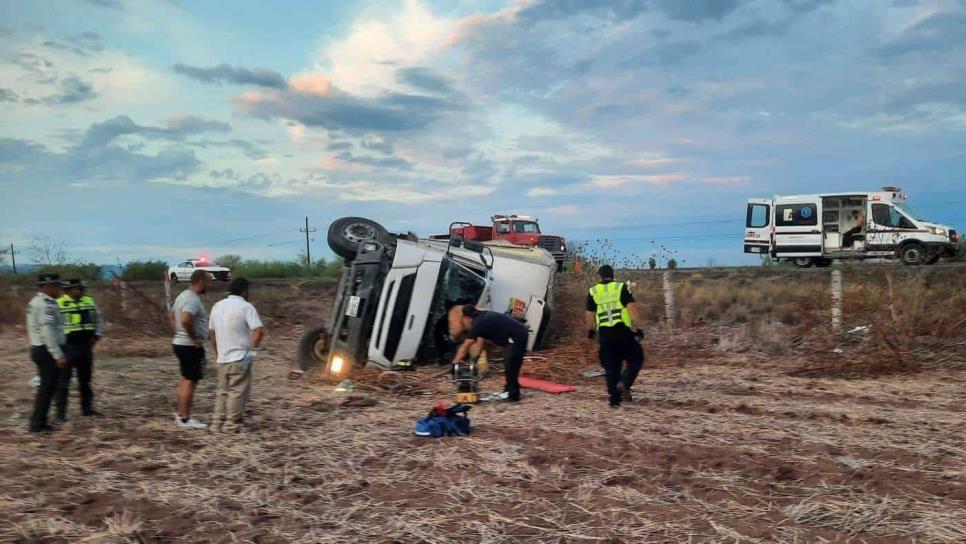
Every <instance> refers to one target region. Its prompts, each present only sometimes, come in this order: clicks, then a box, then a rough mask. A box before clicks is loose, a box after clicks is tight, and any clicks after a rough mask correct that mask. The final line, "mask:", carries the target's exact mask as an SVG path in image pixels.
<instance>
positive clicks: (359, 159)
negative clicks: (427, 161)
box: [336, 151, 413, 170]
mask: <svg viewBox="0 0 966 544" xmlns="http://www.w3.org/2000/svg"><path fill="white" fill-rule="evenodd" d="M336 158H337V159H339V160H340V161H344V162H351V163H356V164H362V165H365V166H371V167H373V168H386V169H391V170H412V169H413V164H412V163H411V162H409V161H407V160H406V159H403V158H402V157H395V156H392V157H371V156H368V155H354V154H353V153H351V152H349V151H343V152H342V153H339V154H338V155H337V156H336Z"/></svg>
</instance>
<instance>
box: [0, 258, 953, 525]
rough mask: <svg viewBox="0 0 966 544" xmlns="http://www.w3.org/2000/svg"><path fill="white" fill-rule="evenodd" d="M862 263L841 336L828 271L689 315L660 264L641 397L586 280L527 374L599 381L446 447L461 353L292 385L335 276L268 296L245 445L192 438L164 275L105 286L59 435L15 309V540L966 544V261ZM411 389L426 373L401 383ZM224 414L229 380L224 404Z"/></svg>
mask: <svg viewBox="0 0 966 544" xmlns="http://www.w3.org/2000/svg"><path fill="white" fill-rule="evenodd" d="M782 274H784V275H782ZM845 274H846V303H847V306H846V314H845V317H844V321H845V329H847V330H849V329H852V328H854V327H855V326H857V325H871V327H870V330H869V332H864V331H863V332H857V333H854V334H847V335H843V336H840V337H836V336H833V335H831V334H829V333H828V332H827V331H825V323H826V321H827V315H826V314H827V312H828V304H827V301H828V299H829V297H828V293H827V290H828V275H827V273H825V274H817V273H813V274H797V273H792V272H789V273H784V272H782V273H778V275H776V273H774V272H770V273H761V274H760V275H759V274H758V273H749V272H745V273H735V272H728V271H704V272H688V273H683V272H682V273H681V274H680V275H679V277H678V278H677V279H676V280H675V282H676V288H677V292H676V296H677V299H678V314H679V315H678V316H677V317H678V326H677V327H676V328H675V329H673V330H671V329H669V328H668V327H667V326H666V325H665V324H663V323H662V322H661V319H660V316H661V314H662V312H663V305H662V298H661V293H660V289H659V286H660V280H659V275H653V274H647V273H637V274H636V275H634V277H633V278H632V279H633V280H634V281H635V282H637V288H636V293H637V296H638V298H639V300H640V301H641V303H642V305H644V307H645V308H646V309H647V313H648V316H649V319H650V320H651V323H649V324H648V327H647V329H648V333H649V337H648V339H647V340H646V341H645V349H646V351H647V354H648V362H647V365H646V368H645V371H644V372H643V373H642V374H641V377H640V380H639V382H638V385H637V387H636V397H637V400H636V401H635V402H634V403H631V404H628V405H625V407H623V408H622V409H620V410H618V411H612V410H610V409H608V408H607V407H606V401H605V399H604V394H603V383H602V378H585V377H583V376H582V375H581V372H582V371H584V370H589V369H595V368H597V365H596V362H595V353H594V351H593V349H592V347H591V346H590V345H589V344H587V343H585V342H583V341H581V340H579V337H580V334H579V332H580V331H579V329H580V326H579V324H578V323H579V318H580V317H581V311H582V302H583V301H582V297H583V293H584V291H583V282H584V281H585V278H580V277H575V276H573V275H569V276H564V277H562V278H561V282H560V285H559V288H558V290H557V293H556V306H557V317H556V321H555V333H554V335H553V337H552V344H553V346H552V348H551V349H550V350H548V351H544V352H540V353H538V354H535V356H534V357H532V358H531V359H529V360H528V361H527V362H526V363H525V366H524V374H528V375H535V376H539V377H545V378H551V379H556V380H560V381H565V382H568V383H573V384H574V385H576V386H577V388H578V390H577V392H576V393H571V394H565V395H560V396H554V395H547V394H543V393H538V392H527V394H526V395H525V398H524V401H523V402H521V403H520V404H512V405H507V404H489V403H484V404H480V405H477V406H475V407H474V408H473V409H472V411H471V412H470V416H471V418H472V420H473V423H474V425H475V427H476V430H475V432H474V433H473V435H472V436H470V437H464V438H446V439H439V440H431V439H418V438H416V437H414V436H413V435H412V430H413V424H414V422H415V420H416V419H418V418H419V417H421V416H422V415H424V414H425V412H426V411H427V410H428V409H429V408H430V407H431V406H432V405H434V404H435V403H437V402H439V401H441V400H448V399H449V398H450V395H451V386H450V385H449V384H448V383H447V381H446V378H445V377H444V376H441V375H440V374H441V372H440V371H441V369H440V368H439V367H435V366H432V367H424V368H421V369H420V370H419V371H417V372H416V373H415V376H413V375H410V374H407V375H405V376H393V375H390V376H388V377H387V376H379V375H378V374H377V373H374V372H365V373H363V374H362V375H361V376H360V379H359V380H358V381H357V383H358V385H359V386H360V389H362V390H364V391H365V392H366V393H367V394H368V395H370V396H371V397H372V398H373V399H375V400H376V405H375V406H371V407H365V408H350V407H342V406H340V403H341V401H342V398H341V397H339V396H337V395H335V394H334V393H333V392H332V391H331V386H330V385H328V384H325V383H324V382H323V381H321V380H320V379H319V377H317V376H313V375H311V374H310V375H308V376H307V377H306V378H305V379H303V380H298V381H291V380H288V379H286V373H287V371H288V369H289V367H290V366H291V364H292V361H293V354H294V350H295V343H296V342H297V339H298V337H299V335H300V333H301V330H302V327H303V325H305V324H314V323H316V322H318V320H319V319H320V317H319V316H324V315H326V314H327V311H328V308H329V304H330V301H329V297H330V295H329V291H330V287H329V286H325V285H316V284H306V285H301V286H296V287H291V286H288V285H272V286H271V287H266V288H264V289H263V290H262V291H260V292H259V291H255V292H254V301H253V302H254V303H255V304H256V305H257V306H259V307H260V308H261V309H262V313H263V315H264V317H265V318H266V325H267V327H268V330H269V339H268V341H267V343H266V349H265V351H264V352H262V353H261V354H260V355H261V357H260V359H259V361H258V362H257V363H256V378H255V383H254V391H253V400H252V402H251V405H250V412H251V413H250V415H251V423H252V424H253V425H254V429H253V430H252V432H249V433H247V434H244V435H238V436H235V435H233V436H225V435H215V434H209V433H207V432H203V431H202V432H186V431H181V430H178V429H176V428H175V426H174V424H173V421H172V413H173V402H172V397H173V387H174V385H175V383H176V381H177V366H176V362H175V360H174V357H173V356H171V355H170V352H169V349H170V348H169V346H168V339H167V336H166V333H165V332H164V331H163V330H162V329H163V323H158V321H157V316H155V315H154V314H153V313H152V311H153V310H152V307H153V305H156V304H158V302H157V300H158V296H157V293H156V291H158V289H157V288H156V286H155V287H150V286H142V287H143V288H142V291H143V292H144V293H145V297H146V298H145V300H143V301H142V302H136V301H137V300H138V299H137V298H134V299H132V298H130V294H129V295H128V297H129V298H128V301H127V302H126V303H125V308H124V309H123V311H122V310H121V308H120V303H118V302H117V301H116V300H114V298H113V297H114V294H112V292H110V291H109V290H103V291H102V292H100V293H98V292H95V293H94V294H95V295H96V296H98V297H99V300H101V301H102V305H103V306H104V308H105V313H107V314H108V318H109V320H110V321H111V326H110V327H109V328H108V336H107V338H106V339H105V341H104V342H103V345H102V347H101V349H100V354H99V358H98V362H97V369H96V371H95V392H96V393H97V394H98V399H97V403H98V409H99V410H101V411H102V412H104V416H103V417H101V418H97V419H92V420H87V419H82V418H80V417H75V419H74V420H73V421H72V422H70V423H68V424H67V425H66V426H64V427H63V429H62V430H61V431H59V432H57V433H55V434H53V435H51V436H42V437H38V436H33V435H29V434H28V433H26V432H25V427H26V415H27V412H28V411H29V406H30V401H31V398H32V394H33V390H32V388H31V387H30V386H29V385H28V384H27V381H28V380H29V379H30V377H31V376H32V375H33V365H32V363H30V362H29V361H28V359H27V350H26V347H25V343H26V342H25V339H24V333H23V330H22V325H20V324H19V321H17V320H13V319H7V320H6V321H3V320H2V319H0V322H2V323H4V326H5V329H4V330H3V331H2V332H0V372H2V375H3V380H2V381H0V429H2V431H3V433H4V440H3V441H2V443H0V541H2V542H259V543H267V542H305V543H309V542H320V543H343V542H365V543H387V544H388V543H448V542H480V543H502V542H506V543H517V542H552V543H564V542H567V543H570V542H574V543H578V542H601V543H622V542H626V543H637V542H787V543H793V542H794V543H805V542H870V543H871V542H964V541H966V433H964V432H963V429H964V427H966V425H964V424H966V403H964V399H966V334H964V333H963V326H962V322H961V321H959V324H958V325H957V324H956V323H957V321H958V320H962V319H964V317H966V311H963V308H964V306H962V304H963V303H964V301H966V298H964V295H963V285H964V276H963V275H962V274H963V273H962V272H960V271H959V269H937V270H936V271H928V272H905V271H897V272H895V273H892V272H889V273H888V274H876V273H869V272H866V271H863V270H859V269H856V270H855V271H851V270H850V271H846V273H845ZM852 278H854V279H852ZM850 279H852V280H851V281H850ZM860 279H861V281H860ZM890 282H891V283H892V284H893V288H891V289H890V288H889V287H888V284H889V283H890ZM5 296H7V297H8V298H7V299H6V300H5V301H3V302H4V305H7V304H8V303H10V304H12V303H16V304H18V305H19V304H20V302H21V299H22V298H23V297H24V296H26V294H24V293H21V294H17V295H15V296H14V295H10V294H7V295H5ZM18 297H19V298H18ZM210 298H212V300H214V298H215V297H214V296H212V297H210ZM147 299H151V300H153V302H147ZM890 308H891V310H890ZM17 313H18V314H19V310H17ZM17 319H19V316H18V317H17ZM900 360H901V362H902V364H899V365H897V364H896V361H900ZM381 378H384V379H381ZM501 380H502V376H494V377H491V378H490V379H489V380H488V381H487V382H486V386H487V388H489V389H497V388H499V387H500V385H501ZM398 381H402V382H403V383H405V384H415V385H414V386H413V387H397V388H396V390H397V391H400V392H403V393H406V394H401V395H400V394H389V393H387V392H385V391H383V390H382V388H381V387H380V384H382V385H385V384H386V383H395V382H398ZM72 400H73V399H72ZM211 404H212V383H211V380H210V379H208V380H205V381H204V382H202V385H201V387H200V391H199V394H198V399H197V401H196V408H197V411H198V413H199V414H198V415H199V416H200V417H201V418H202V419H206V418H207V416H208V414H209V413H210V410H211ZM72 407H76V403H74V404H72Z"/></svg>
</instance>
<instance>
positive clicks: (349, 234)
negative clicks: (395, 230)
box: [342, 223, 376, 243]
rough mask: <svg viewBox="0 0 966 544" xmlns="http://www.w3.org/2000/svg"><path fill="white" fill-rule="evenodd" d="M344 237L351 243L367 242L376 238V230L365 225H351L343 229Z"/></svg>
mask: <svg viewBox="0 0 966 544" xmlns="http://www.w3.org/2000/svg"><path fill="white" fill-rule="evenodd" d="M342 235H343V236H345V237H346V239H347V240H349V241H350V242H355V243H359V242H365V241H366V240H372V239H373V238H375V237H376V229H374V228H372V226H371V225H367V224H365V223H350V224H348V225H346V226H345V228H344V229H342Z"/></svg>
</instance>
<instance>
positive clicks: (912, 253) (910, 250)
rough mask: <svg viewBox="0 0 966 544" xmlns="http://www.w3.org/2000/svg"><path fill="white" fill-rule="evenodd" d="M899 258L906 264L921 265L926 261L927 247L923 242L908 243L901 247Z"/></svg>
mask: <svg viewBox="0 0 966 544" xmlns="http://www.w3.org/2000/svg"><path fill="white" fill-rule="evenodd" d="M899 258H900V259H901V260H902V264H904V265H906V266H919V265H921V264H923V263H924V262H926V248H924V247H922V245H921V244H906V245H904V246H902V247H901V248H899Z"/></svg>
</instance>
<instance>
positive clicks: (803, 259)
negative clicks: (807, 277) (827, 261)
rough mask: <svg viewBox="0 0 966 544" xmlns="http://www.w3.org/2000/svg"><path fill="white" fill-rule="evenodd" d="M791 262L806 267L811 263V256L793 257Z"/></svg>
mask: <svg viewBox="0 0 966 544" xmlns="http://www.w3.org/2000/svg"><path fill="white" fill-rule="evenodd" d="M792 262H793V263H795V266H797V267H799V268H808V267H810V266H812V264H813V261H812V258H811V257H795V258H794V259H792Z"/></svg>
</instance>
